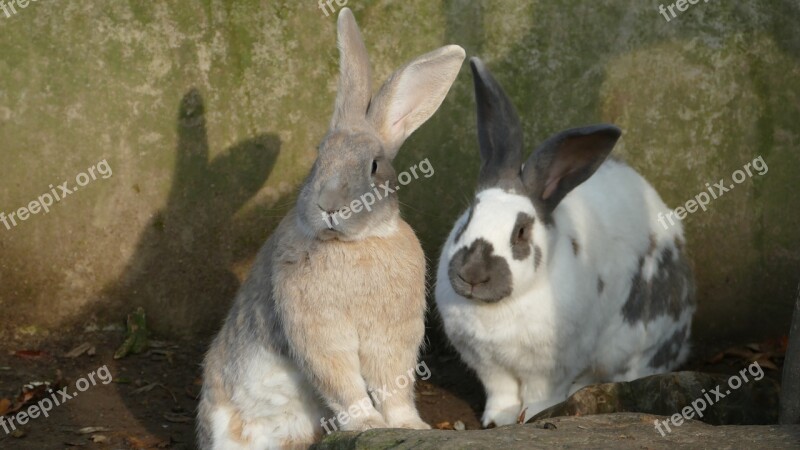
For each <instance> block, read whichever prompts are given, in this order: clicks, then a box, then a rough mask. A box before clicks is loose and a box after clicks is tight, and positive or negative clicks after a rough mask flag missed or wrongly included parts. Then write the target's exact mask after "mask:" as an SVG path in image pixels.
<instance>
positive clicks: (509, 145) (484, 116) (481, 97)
mask: <svg viewBox="0 0 800 450" xmlns="http://www.w3.org/2000/svg"><path fill="white" fill-rule="evenodd" d="M469 62H470V67H472V79H473V82H474V85H475V102H476V105H477V109H478V141H479V143H480V153H481V171H480V175H479V176H478V185H479V187H478V189H480V188H482V187H493V186H500V187H504V188H511V187H514V186H517V185H519V174H520V166H521V163H522V142H523V141H522V125H521V124H520V122H519V116H518V115H517V112H516V110H515V109H514V105H513V104H512V103H511V100H510V99H509V98H508V96H507V95H506V93H505V92H504V91H503V88H502V87H501V86H500V84H499V83H498V82H497V80H495V79H494V77H493V76H492V74H491V73H490V72H489V70H488V69H487V68H486V66H484V64H483V61H481V60H480V59H479V58H470V61H469Z"/></svg>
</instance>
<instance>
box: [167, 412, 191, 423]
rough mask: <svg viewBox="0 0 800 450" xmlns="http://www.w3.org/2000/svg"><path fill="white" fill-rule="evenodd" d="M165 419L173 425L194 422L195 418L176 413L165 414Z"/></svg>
mask: <svg viewBox="0 0 800 450" xmlns="http://www.w3.org/2000/svg"><path fill="white" fill-rule="evenodd" d="M164 418H165V419H167V422H172V423H189V422H192V421H194V418H193V417H189V416H186V415H183V414H175V413H166V414H164Z"/></svg>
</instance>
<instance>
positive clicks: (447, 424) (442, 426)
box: [433, 422, 455, 430]
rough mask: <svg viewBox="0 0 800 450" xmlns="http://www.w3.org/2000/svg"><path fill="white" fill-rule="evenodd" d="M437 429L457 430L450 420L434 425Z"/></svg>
mask: <svg viewBox="0 0 800 450" xmlns="http://www.w3.org/2000/svg"><path fill="white" fill-rule="evenodd" d="M433 428H435V429H437V430H455V428H453V425H452V424H450V422H439V423H437V424H436V425H434V426H433Z"/></svg>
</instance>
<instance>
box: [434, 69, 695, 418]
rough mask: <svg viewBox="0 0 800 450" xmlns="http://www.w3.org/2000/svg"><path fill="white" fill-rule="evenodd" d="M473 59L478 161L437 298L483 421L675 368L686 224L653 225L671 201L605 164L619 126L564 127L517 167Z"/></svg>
mask: <svg viewBox="0 0 800 450" xmlns="http://www.w3.org/2000/svg"><path fill="white" fill-rule="evenodd" d="M470 64H471V66H472V72H473V77H474V83H475V96H476V102H477V110H478V138H479V142H480V156H481V169H480V176H479V179H478V188H477V194H476V195H475V199H474V202H473V203H472V206H471V207H470V208H469V210H468V211H467V212H465V213H464V214H463V215H462V216H461V217H460V218H459V219H458V221H457V222H456V224H455V226H454V228H453V230H452V232H451V233H450V236H449V238H448V239H447V243H446V244H445V247H444V250H443V251H442V255H441V259H440V261H439V268H438V271H437V281H436V304H437V307H438V310H439V313H440V315H441V317H442V320H443V322H444V327H445V331H446V333H447V336H448V337H449V339H450V341H451V342H452V344H453V345H454V346H455V348H456V349H457V350H458V351H459V353H460V354H461V356H462V358H463V360H464V361H465V362H466V363H467V364H468V365H469V366H470V367H471V368H472V369H474V370H475V371H476V372H477V375H478V377H479V378H480V380H481V382H482V383H483V385H484V387H485V390H486V395H487V402H486V408H485V410H484V414H483V418H482V423H483V425H484V426H490V425H492V424H494V425H506V424H511V423H515V422H516V421H517V420H518V417H519V416H520V415H522V413H523V411H524V412H525V418H526V419H527V418H530V417H532V416H533V415H535V414H536V413H538V412H540V411H542V410H543V409H545V408H547V407H549V406H552V405H553V404H555V403H558V402H560V401H563V400H565V399H566V397H567V396H568V394H569V393H571V392H573V391H574V390H577V389H578V388H580V387H582V386H585V385H587V384H592V383H595V382H602V381H622V380H631V379H635V378H638V377H642V376H645V375H650V374H653V373H657V372H663V371H668V370H671V369H673V368H675V367H676V366H678V365H679V364H681V363H682V362H683V361H684V360H685V359H686V358H687V356H688V352H689V349H688V343H687V342H688V338H689V332H690V326H691V318H692V315H693V313H694V309H695V305H694V284H693V278H692V273H691V270H690V267H689V265H688V264H687V260H686V256H685V255H684V251H683V243H684V240H683V232H682V230H681V227H680V224H676V225H674V226H672V227H670V228H668V229H665V228H664V227H663V226H662V225H661V224H659V222H658V214H659V213H660V212H661V213H667V212H668V211H669V209H668V208H667V206H666V205H665V204H664V202H663V201H662V200H661V198H660V197H659V196H658V194H657V193H656V191H655V190H654V189H653V187H652V186H650V184H649V183H648V182H647V181H645V180H644V179H643V178H642V177H641V176H640V175H639V174H638V173H637V172H636V171H635V170H633V169H632V168H630V167H629V166H627V165H626V164H624V163H623V162H621V161H618V160H615V159H606V158H607V156H608V154H609V152H611V149H612V148H613V147H614V145H615V143H616V142H617V139H618V138H619V137H620V130H619V129H618V128H616V127H614V126H611V125H595V126H589V127H584V128H576V129H571V130H567V131H564V132H561V133H558V134H556V135H554V136H552V137H550V138H549V139H547V140H546V141H545V142H544V143H543V144H541V145H540V146H539V147H538V148H536V149H535V150H534V151H533V154H532V155H531V156H530V158H528V160H527V161H526V162H525V163H524V164H522V149H523V142H522V129H521V126H520V123H519V119H518V117H517V114H516V112H515V110H514V107H513V105H512V104H511V102H510V100H509V99H508V97H507V96H506V94H505V93H504V92H503V89H502V88H501V87H500V85H499V84H498V83H497V81H495V79H494V78H493V77H492V75H491V74H490V73H489V71H488V70H487V69H486V68H485V67H484V65H483V63H482V62H481V61H480V60H479V59H477V58H473V59H471V61H470Z"/></svg>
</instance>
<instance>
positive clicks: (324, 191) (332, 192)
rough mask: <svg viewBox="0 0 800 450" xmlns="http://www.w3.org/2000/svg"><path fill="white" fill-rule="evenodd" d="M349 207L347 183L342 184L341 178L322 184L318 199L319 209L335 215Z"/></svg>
mask: <svg viewBox="0 0 800 450" xmlns="http://www.w3.org/2000/svg"><path fill="white" fill-rule="evenodd" d="M344 205H347V183H342V182H340V181H339V178H338V177H336V178H331V179H329V180H327V181H326V182H325V183H323V184H322V186H321V187H320V190H319V197H318V198H317V206H318V207H319V209H321V210H323V211H325V212H327V213H329V214H333V213H335V212H336V211H338V210H340V209H342V208H343V207H344Z"/></svg>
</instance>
